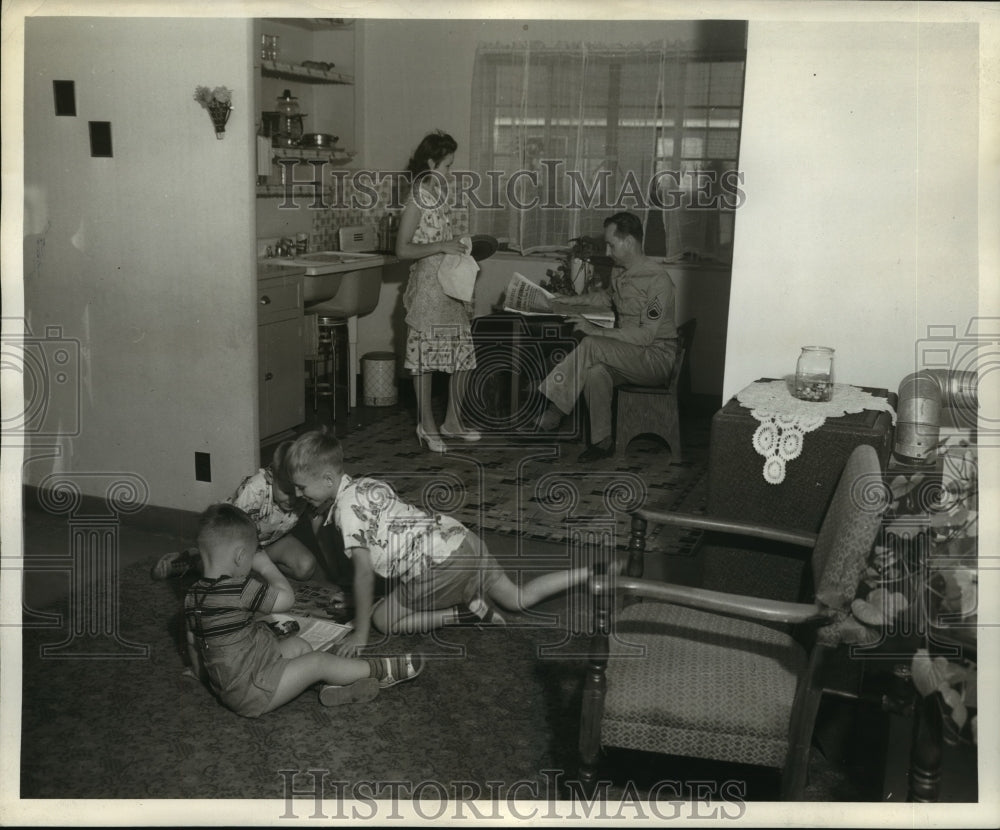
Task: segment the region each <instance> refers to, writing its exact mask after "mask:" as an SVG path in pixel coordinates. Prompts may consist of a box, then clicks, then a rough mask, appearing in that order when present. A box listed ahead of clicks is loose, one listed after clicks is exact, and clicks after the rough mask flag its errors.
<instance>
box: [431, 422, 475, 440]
mask: <svg viewBox="0 0 1000 830" xmlns="http://www.w3.org/2000/svg"><path fill="white" fill-rule="evenodd" d="M438 429H439V430H440V431H441V434H442V435H443V436H444V437H445V438H461V439H462V440H463V441H479V440H481V439H482V437H483V434H482V433H481V432H480V431H479V430H477V429H460V430H459V431H458V432H452V431H451V430H450V429H446V428H445V425H444V424H441V426H440V427H438Z"/></svg>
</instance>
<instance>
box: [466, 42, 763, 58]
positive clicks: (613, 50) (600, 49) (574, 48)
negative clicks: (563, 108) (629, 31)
mask: <svg viewBox="0 0 1000 830" xmlns="http://www.w3.org/2000/svg"><path fill="white" fill-rule="evenodd" d="M584 50H586V53H587V54H588V55H593V56H595V57H601V58H614V57H635V56H636V55H651V56H655V55H661V54H663V53H664V52H668V53H669V54H671V55H676V56H679V57H685V58H689V59H690V58H694V59H705V60H741V61H742V60H746V51H745V50H740V51H734V50H731V49H729V50H717V51H716V50H711V49H692V48H690V47H689V46H684V47H683V48H681V47H678V46H676V45H674V44H665V45H658V44H636V45H635V46H624V45H622V46H605V45H603V44H592V43H571V44H566V45H556V46H545V45H541V44H537V43H523V42H522V43H509V44H499V43H496V44H482V45H480V46H479V48H478V50H477V51H478V52H479V54H482V55H491V56H492V55H511V54H517V55H520V54H523V53H524V52H530V53H531V54H532V55H539V56H542V57H548V56H550V55H575V54H580V53H582V52H583V51H584Z"/></svg>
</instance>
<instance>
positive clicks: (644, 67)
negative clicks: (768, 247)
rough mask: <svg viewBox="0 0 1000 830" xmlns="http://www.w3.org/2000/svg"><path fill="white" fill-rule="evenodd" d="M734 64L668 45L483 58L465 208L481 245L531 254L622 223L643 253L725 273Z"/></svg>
mask: <svg viewBox="0 0 1000 830" xmlns="http://www.w3.org/2000/svg"><path fill="white" fill-rule="evenodd" d="M743 58H744V56H743V55H742V54H739V55H713V56H711V57H707V56H705V55H703V54H695V53H692V52H691V51H689V50H682V49H675V48H670V47H667V46H665V45H661V44H658V45H655V46H651V47H633V48H624V47H622V48H616V49H608V48H605V47H601V48H595V47H592V46H588V45H585V44H581V45H575V46H568V47H557V48H549V47H540V46H538V45H520V44H519V45H516V46H511V47H481V48H480V50H479V52H478V53H477V57H476V68H475V76H474V79H473V123H472V154H471V155H472V166H473V171H474V173H475V174H477V178H476V180H475V181H476V185H477V187H476V190H475V191H474V193H475V199H474V201H472V202H471V203H470V205H471V215H472V221H473V227H474V229H475V230H476V231H477V232H481V233H491V234H493V235H494V236H497V237H506V238H507V239H508V240H509V243H510V245H511V247H512V248H514V249H517V250H522V251H525V252H527V251H530V250H532V249H537V248H540V247H546V246H564V245H566V244H567V243H568V242H569V240H571V239H572V238H574V237H577V236H580V235H584V234H586V235H595V234H596V235H600V234H601V233H603V231H602V227H603V222H604V219H606V218H607V217H608V216H609V215H610V214H611V213H614V212H616V211H618V210H631V211H633V212H636V213H638V214H639V215H640V216H642V217H643V218H644V219H645V221H646V225H647V232H646V253H648V254H650V255H658V256H667V257H670V258H680V257H683V256H685V255H687V256H691V255H697V256H698V257H712V258H717V259H721V260H726V261H728V260H729V258H730V254H731V250H732V237H733V211H734V209H735V208H736V207H737V206H738V202H739V197H740V195H741V194H740V191H739V190H738V184H739V182H738V178H737V159H738V150H739V134H740V120H741V108H742V96H743Z"/></svg>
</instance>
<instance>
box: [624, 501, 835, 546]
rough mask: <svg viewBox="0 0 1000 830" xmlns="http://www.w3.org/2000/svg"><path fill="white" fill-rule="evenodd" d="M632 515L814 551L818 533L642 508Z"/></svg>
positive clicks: (696, 514)
mask: <svg viewBox="0 0 1000 830" xmlns="http://www.w3.org/2000/svg"><path fill="white" fill-rule="evenodd" d="M631 515H632V517H633V518H640V519H643V520H644V521H647V522H656V523H657V524H667V525H674V526H675V527H690V528H694V529H696V530H715V531H718V532H720V533H735V534H738V535H741V536H753V537H755V538H758V539H767V540H769V541H772V542H786V543H788V544H792V545H799V546H801V547H805V548H812V547H814V546H815V545H816V534H815V533H807V532H805V531H801V530H785V529H784V528H778V527H770V526H768V525H760V524H753V523H751V522H741V521H736V520H731V519H717V518H714V517H712V516H704V515H701V514H700V513H674V512H670V511H661V510H652V509H649V508H641V509H639V510H636V511H634V512H633V513H632V514H631Z"/></svg>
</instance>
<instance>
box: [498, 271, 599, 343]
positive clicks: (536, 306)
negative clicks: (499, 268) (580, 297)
mask: <svg viewBox="0 0 1000 830" xmlns="http://www.w3.org/2000/svg"><path fill="white" fill-rule="evenodd" d="M554 298H555V294H553V293H552V292H551V291H546V290H545V289H544V288H542V287H541V286H540V285H537V284H536V283H533V282H532V281H531V280H529V279H528V278H527V277H526V276H524V274H519V273H517V271H515V272H514V274H513V276H512V277H511V278H510V282H509V283H507V293H506V294H505V296H504V307H503V309H504V311H513V312H514V313H516V314H525V315H528V316H533V315H542V314H544V315H553V314H556V315H558V316H560V317H566V316H568V315H567V314H565V313H563V312H555V311H553V310H552V302H551V301H552V300H553V299H554ZM576 313H577V314H579V316H581V317H583V319H585V320H588V321H589V322H591V323H593V324H594V325H597V326H600V327H601V328H606V329H610V328H614V325H615V314H614V312H613V311H604V310H601V311H579V312H576Z"/></svg>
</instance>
